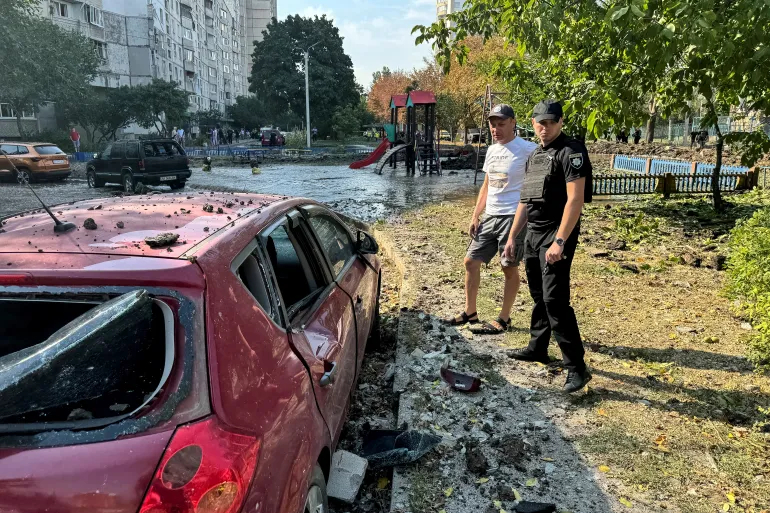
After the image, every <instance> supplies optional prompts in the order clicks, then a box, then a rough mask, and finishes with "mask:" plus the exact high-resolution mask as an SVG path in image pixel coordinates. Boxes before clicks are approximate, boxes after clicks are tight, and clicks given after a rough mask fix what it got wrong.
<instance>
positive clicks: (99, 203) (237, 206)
mask: <svg viewBox="0 0 770 513" xmlns="http://www.w3.org/2000/svg"><path fill="white" fill-rule="evenodd" d="M284 199H287V198H285V197H281V196H268V195H261V194H240V193H224V192H188V193H167V194H148V195H137V196H125V197H120V196H117V197H111V198H101V199H94V200H87V201H77V202H73V203H69V204H64V205H58V206H54V207H51V210H52V211H53V212H54V214H55V215H56V216H57V217H58V218H59V219H60V220H61V221H63V222H72V223H74V224H75V225H76V226H77V229H76V230H71V231H69V232H67V233H61V234H57V233H54V230H53V227H54V222H53V221H52V220H51V218H50V217H49V216H48V214H46V213H45V211H44V210H34V211H30V212H25V213H21V214H16V215H12V216H9V217H5V218H2V219H0V254H3V253H6V254H21V253H47V254H50V253H60V254H80V255H97V254H101V255H122V256H132V257H143V256H149V257H160V258H186V255H185V254H186V253H188V252H191V250H193V248H196V246H199V245H200V244H201V243H202V242H203V241H205V240H206V239H208V238H210V237H212V236H213V235H215V234H216V235H217V236H219V235H222V234H224V233H226V232H227V231H228V230H231V229H232V228H233V227H235V226H236V224H237V223H239V222H241V221H242V220H243V219H246V218H252V219H253V218H254V216H260V215H262V216H265V218H267V217H269V214H263V213H262V210H263V209H264V208H265V207H268V206H270V205H273V204H275V203H279V202H280V201H281V200H284ZM205 205H211V206H212V207H213V211H212V212H207V211H204V210H203V207H204V206H205ZM218 209H221V213H220V211H219V210H218ZM88 218H91V219H93V220H94V222H95V223H96V229H94V230H88V229H86V228H85V227H84V222H85V221H86V219H88ZM121 222H122V223H123V225H122V226H123V228H118V223H121ZM258 222H259V221H258ZM165 232H172V233H176V234H179V239H178V240H177V242H176V243H175V244H173V245H172V246H170V247H162V248H157V249H153V248H151V247H150V246H149V245H147V244H146V243H145V238H146V237H151V236H155V235H159V234H161V233H165ZM27 260H29V258H27Z"/></svg>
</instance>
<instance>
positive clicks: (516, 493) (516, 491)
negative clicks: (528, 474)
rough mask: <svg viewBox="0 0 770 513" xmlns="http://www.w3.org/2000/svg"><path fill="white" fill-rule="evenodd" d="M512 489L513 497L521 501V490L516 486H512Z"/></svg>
mask: <svg viewBox="0 0 770 513" xmlns="http://www.w3.org/2000/svg"><path fill="white" fill-rule="evenodd" d="M511 491H512V492H513V498H514V499H516V500H517V501H520V500H521V494H520V493H519V491H518V490H517V489H516V488H511Z"/></svg>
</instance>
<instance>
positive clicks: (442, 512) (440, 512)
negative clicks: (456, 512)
mask: <svg viewBox="0 0 770 513" xmlns="http://www.w3.org/2000/svg"><path fill="white" fill-rule="evenodd" d="M438 513H446V510H445V509H440V510H438Z"/></svg>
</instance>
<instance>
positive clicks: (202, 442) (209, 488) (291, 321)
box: [0, 193, 380, 513]
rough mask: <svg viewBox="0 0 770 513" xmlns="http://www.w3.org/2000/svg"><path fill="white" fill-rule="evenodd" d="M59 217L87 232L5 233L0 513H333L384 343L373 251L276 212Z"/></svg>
mask: <svg viewBox="0 0 770 513" xmlns="http://www.w3.org/2000/svg"><path fill="white" fill-rule="evenodd" d="M209 205H210V206H212V207H213V208H208V207H209ZM220 208H221V209H222V212H220V213H217V212H218V211H219V209H220ZM53 210H54V211H55V212H57V215H58V216H59V217H60V218H61V219H62V220H66V221H76V222H78V223H81V222H82V220H84V219H86V218H92V219H93V221H94V223H95V225H96V227H95V229H93V230H88V231H87V232H86V231H84V230H83V231H74V232H69V234H67V235H66V236H65V235H60V234H58V233H54V229H53V228H54V224H53V222H51V219H50V218H49V217H48V215H47V214H45V213H43V214H39V213H26V214H24V215H17V216H11V217H7V218H5V219H3V220H2V221H3V224H4V229H5V233H0V248H2V249H1V250H0V264H1V265H2V269H0V296H2V300H3V301H2V303H3V308H2V309H0V342H2V343H0V399H1V400H2V404H3V408H2V409H1V410H0V510H2V511H13V512H15V513H33V512H34V513H38V512H40V511H56V512H57V513H74V512H84V511H110V512H111V513H137V512H141V513H149V512H172V511H173V512H177V511H178V512H193V511H195V512H204V511H205V512H222V513H236V512H242V511H260V512H262V511H264V512H278V511H280V512H288V513H301V512H307V511H310V512H316V511H327V498H326V484H325V483H326V480H327V479H328V477H329V472H330V465H331V455H332V454H333V453H334V450H335V446H336V444H337V441H338V440H339V437H340V432H341V430H342V427H343V423H344V421H345V416H346V412H347V410H348V408H349V400H350V396H351V394H352V392H353V390H354V387H355V383H356V380H357V378H358V374H359V371H360V369H361V363H362V360H363V357H364V350H365V348H366V343H367V338H368V337H369V335H370V334H371V333H372V332H373V331H374V332H375V333H376V330H377V326H378V303H379V284H380V262H379V260H378V258H377V256H376V252H377V243H376V242H375V241H374V239H373V238H372V237H371V236H369V235H368V234H366V233H364V232H360V231H357V232H356V233H355V234H354V233H353V232H352V231H351V230H350V229H349V228H348V227H347V226H346V225H345V223H343V222H342V221H341V220H340V218H339V217H337V215H335V214H334V213H333V212H332V211H330V210H328V209H327V208H325V207H324V206H321V205H319V204H317V203H315V202H313V201H310V200H304V199H285V198H280V197H277V196H263V195H254V194H251V195H250V194H235V195H233V194H229V193H192V194H190V195H180V194H163V195H157V196H127V197H122V198H102V199H98V200H90V201H81V202H76V203H73V204H68V205H60V206H57V207H56V208H55V209H53ZM163 232H174V233H175V234H177V235H178V236H179V238H178V239H174V237H168V236H166V235H162V236H160V237H156V238H155V239H154V240H155V242H154V243H153V245H149V243H148V242H147V238H148V237H151V236H158V235H161V234H162V233H163ZM150 240H153V239H150ZM158 245H159V247H155V246H158ZM32 312H34V314H32ZM65 462H66V464H64V463H65ZM19 483H24V485H23V486H21V485H20V484H19Z"/></svg>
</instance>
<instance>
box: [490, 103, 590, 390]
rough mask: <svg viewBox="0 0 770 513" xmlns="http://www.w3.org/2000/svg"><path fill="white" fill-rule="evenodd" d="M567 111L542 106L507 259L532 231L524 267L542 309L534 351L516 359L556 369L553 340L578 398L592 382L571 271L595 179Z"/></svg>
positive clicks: (535, 312)
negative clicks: (570, 132)
mask: <svg viewBox="0 0 770 513" xmlns="http://www.w3.org/2000/svg"><path fill="white" fill-rule="evenodd" d="M563 124H564V120H563V112H562V107H561V104H560V103H559V102H557V101H555V100H544V101H542V102H540V103H538V104H537V105H536V106H535V109H534V114H533V118H532V126H533V127H534V128H535V133H536V134H537V136H538V137H539V138H540V142H541V144H540V146H538V147H537V149H536V150H535V151H534V152H533V153H532V155H530V157H529V160H528V161H527V167H526V173H525V176H524V185H523V186H522V189H521V203H520V204H519V207H518V209H517V210H516V216H515V217H514V223H513V226H512V227H511V231H510V234H509V236H508V242H507V244H506V246H505V256H506V257H507V258H510V257H512V256H514V255H516V254H517V253H518V252H519V251H520V249H519V247H518V246H519V244H520V242H519V240H520V238H519V235H520V234H521V232H523V231H524V230H525V228H526V231H527V235H526V242H525V249H524V260H525V263H526V269H527V281H528V283H529V291H530V294H531V295H532V299H533V301H534V302H535V305H534V308H533V309H532V320H531V323H530V341H529V346H528V347H526V348H522V349H516V350H513V351H511V352H509V353H508V356H510V357H511V358H514V359H516V360H523V361H531V362H540V363H543V364H548V363H549V362H550V360H549V357H548V344H549V342H550V340H551V334H553V336H554V338H555V339H556V342H558V344H559V348H560V349H561V352H562V356H563V358H564V368H566V369H567V381H566V383H565V385H564V391H565V392H575V391H577V390H580V389H581V388H583V387H584V386H585V385H586V383H588V382H589V381H591V373H590V372H589V371H588V368H587V367H586V364H585V360H584V358H583V356H584V349H583V342H582V340H581V338H580V330H579V329H578V324H577V319H576V318H575V311H574V310H573V309H572V306H571V305H570V269H571V267H572V258H573V257H574V255H575V248H576V247H577V244H578V235H579V233H580V215H581V213H582V210H583V204H584V203H585V202H590V201H591V195H592V186H593V185H592V178H593V176H592V174H593V169H592V167H591V162H590V161H589V160H588V150H586V147H585V145H584V144H583V143H581V142H580V141H577V140H575V139H571V138H569V137H567V136H566V135H565V134H564V133H563V132H562V126H563Z"/></svg>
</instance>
